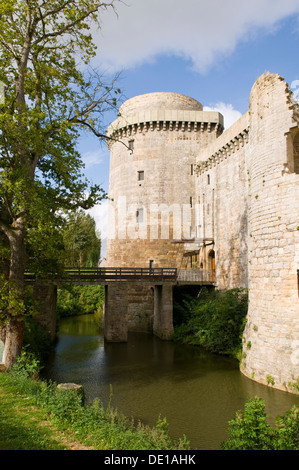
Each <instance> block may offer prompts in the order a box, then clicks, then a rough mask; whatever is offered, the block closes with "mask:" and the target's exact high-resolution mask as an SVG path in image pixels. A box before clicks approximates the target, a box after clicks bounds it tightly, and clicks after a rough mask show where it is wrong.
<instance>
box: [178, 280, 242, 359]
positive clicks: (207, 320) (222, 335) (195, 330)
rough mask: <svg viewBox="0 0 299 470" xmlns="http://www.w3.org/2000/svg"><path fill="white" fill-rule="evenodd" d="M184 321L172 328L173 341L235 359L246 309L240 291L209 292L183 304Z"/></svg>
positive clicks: (238, 351) (240, 342) (240, 341)
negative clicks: (196, 346)
mask: <svg viewBox="0 0 299 470" xmlns="http://www.w3.org/2000/svg"><path fill="white" fill-rule="evenodd" d="M183 307H184V309H185V310H186V314H185V321H184V322H183V323H182V324H180V325H177V326H175V333H174V340H176V341H180V342H183V343H187V344H193V345H198V346H202V347H204V348H205V349H207V350H208V351H210V352H213V353H218V354H227V355H232V356H236V357H237V356H238V355H239V354H240V352H241V350H242V335H243V330H244V326H245V321H246V315H247V309H248V295H247V292H246V291H244V290H243V289H232V290H228V291H208V290H207V289H205V288H204V289H202V290H201V292H200V294H199V296H198V297H197V298H191V297H187V298H185V300H184V301H183Z"/></svg>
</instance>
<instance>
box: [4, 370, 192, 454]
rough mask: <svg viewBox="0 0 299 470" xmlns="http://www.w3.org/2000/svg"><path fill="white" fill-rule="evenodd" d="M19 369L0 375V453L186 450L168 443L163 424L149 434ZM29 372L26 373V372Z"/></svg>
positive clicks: (183, 444) (112, 411)
mask: <svg viewBox="0 0 299 470" xmlns="http://www.w3.org/2000/svg"><path fill="white" fill-rule="evenodd" d="M25 369H26V368H24V364H21V365H20V366H17V367H16V368H13V369H12V370H11V371H9V372H7V371H4V372H1V373H0V400H1V407H0V450H63V449H76V450H77V449H78V450H187V449H189V443H188V441H187V440H186V438H185V436H184V437H183V439H180V440H179V441H178V442H174V441H173V440H172V439H171V438H170V437H169V434H168V424H167V421H166V419H165V418H164V419H160V418H159V419H158V422H157V425H156V426H155V427H153V428H150V427H148V426H145V425H143V424H142V423H140V422H138V423H136V422H135V421H134V420H133V419H128V418H127V417H125V416H124V415H122V414H121V413H120V412H119V411H118V410H116V409H114V408H112V407H111V406H108V407H107V408H104V407H103V406H102V405H101V403H100V402H99V401H98V400H95V401H94V403H93V404H92V405H86V404H84V402H82V397H81V396H80V395H78V393H76V392H74V391H70V390H58V389H57V385H56V384H55V383H47V382H45V381H41V380H39V379H37V378H36V374H35V372H34V367H32V366H30V367H29V368H27V371H26V370H25ZM28 371H30V372H28Z"/></svg>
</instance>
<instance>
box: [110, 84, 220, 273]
mask: <svg viewBox="0 0 299 470" xmlns="http://www.w3.org/2000/svg"><path fill="white" fill-rule="evenodd" d="M119 113H120V116H119V118H118V119H117V120H116V121H114V122H113V123H112V124H111V125H110V126H109V128H108V131H107V135H108V137H109V138H110V139H109V144H108V145H109V149H110V183H109V198H110V210H109V222H108V241H107V263H106V264H107V266H109V267H149V266H152V267H177V268H179V267H182V266H183V263H184V256H183V255H184V241H185V240H186V239H190V238H193V237H195V235H196V234H195V233H194V226H195V225H194V221H193V219H194V213H193V212H194V206H195V204H196V200H195V178H194V176H193V165H194V164H195V162H196V156H197V154H198V152H199V151H200V150H201V149H202V148H203V147H205V146H206V145H208V144H209V143H210V142H211V141H212V140H214V139H216V137H217V136H218V135H219V134H220V133H221V132H222V131H223V117H222V115H221V114H219V113H217V112H206V111H203V108H202V105H201V103H199V102H198V101H196V100H194V99H192V98H190V97H188V96H184V95H181V94H177V93H164V92H160V93H149V94H145V95H141V96H136V97H134V98H131V99H129V100H127V101H126V102H125V103H124V104H123V105H122V106H121V107H120V110H119Z"/></svg>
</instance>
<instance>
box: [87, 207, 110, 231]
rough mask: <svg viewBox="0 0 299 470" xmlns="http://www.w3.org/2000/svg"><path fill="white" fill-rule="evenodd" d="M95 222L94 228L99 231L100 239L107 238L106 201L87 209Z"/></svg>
mask: <svg viewBox="0 0 299 470" xmlns="http://www.w3.org/2000/svg"><path fill="white" fill-rule="evenodd" d="M87 212H88V213H89V214H90V215H91V217H93V218H94V220H95V223H96V230H98V231H100V232H101V239H103V238H107V222H108V201H107V200H106V201H103V202H102V203H101V204H96V205H95V206H94V207H93V208H92V209H88V211H87Z"/></svg>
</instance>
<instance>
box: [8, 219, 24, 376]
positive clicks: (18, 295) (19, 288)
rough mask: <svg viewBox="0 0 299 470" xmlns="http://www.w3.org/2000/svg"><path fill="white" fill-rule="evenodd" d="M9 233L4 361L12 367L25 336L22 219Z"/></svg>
mask: <svg viewBox="0 0 299 470" xmlns="http://www.w3.org/2000/svg"><path fill="white" fill-rule="evenodd" d="M16 225H17V228H16V229H15V230H12V231H11V232H10V234H9V235H8V238H9V242H10V249H11V260H10V271H9V280H10V282H11V288H10V303H9V307H8V321H7V323H6V325H5V346H4V352H3V357H2V362H3V363H4V365H5V367H6V368H11V367H12V366H13V365H14V363H15V362H16V360H17V358H18V356H19V355H20V353H21V350H22V346H23V338H24V299H25V283H24V273H25V267H26V249H25V228H24V223H23V221H22V220H19V221H18V223H17V224H16Z"/></svg>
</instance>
